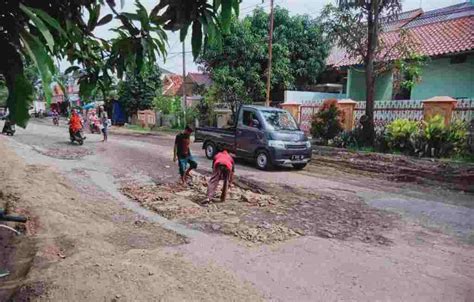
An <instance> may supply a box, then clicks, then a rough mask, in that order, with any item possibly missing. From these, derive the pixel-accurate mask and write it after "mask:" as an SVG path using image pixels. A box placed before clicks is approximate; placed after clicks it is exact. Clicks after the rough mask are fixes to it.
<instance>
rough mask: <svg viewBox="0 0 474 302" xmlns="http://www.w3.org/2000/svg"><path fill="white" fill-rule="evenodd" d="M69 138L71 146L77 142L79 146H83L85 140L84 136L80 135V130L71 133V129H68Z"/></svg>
mask: <svg viewBox="0 0 474 302" xmlns="http://www.w3.org/2000/svg"><path fill="white" fill-rule="evenodd" d="M69 138H70V140H71V143H72V144H74V142H77V143H78V144H79V145H82V144H84V140H85V139H86V138H85V136H84V135H83V134H82V130H79V131H75V132H73V131H72V130H71V129H69Z"/></svg>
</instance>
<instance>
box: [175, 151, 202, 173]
mask: <svg viewBox="0 0 474 302" xmlns="http://www.w3.org/2000/svg"><path fill="white" fill-rule="evenodd" d="M188 164H189V167H190V168H191V169H196V168H197V162H196V161H195V160H194V158H193V157H192V156H191V155H190V156H187V157H183V158H178V167H179V175H181V176H183V175H184V173H185V172H186V167H187V165H188Z"/></svg>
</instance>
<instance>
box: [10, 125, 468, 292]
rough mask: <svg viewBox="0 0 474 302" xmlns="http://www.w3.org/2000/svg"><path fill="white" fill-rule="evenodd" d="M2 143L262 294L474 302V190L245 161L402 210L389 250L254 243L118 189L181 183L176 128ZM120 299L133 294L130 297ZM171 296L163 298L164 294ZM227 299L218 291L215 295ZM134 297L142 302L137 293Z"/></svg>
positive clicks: (206, 164) (51, 134) (320, 242)
mask: <svg viewBox="0 0 474 302" xmlns="http://www.w3.org/2000/svg"><path fill="white" fill-rule="evenodd" d="M1 140H2V141H3V142H5V144H6V145H7V146H9V147H11V148H12V149H13V150H14V151H15V153H16V154H17V155H19V156H20V157H21V158H23V159H24V160H25V161H26V162H27V163H28V164H29V165H41V166H47V167H49V168H51V169H54V171H56V172H57V173H58V174H59V175H61V176H63V177H65V179H66V181H67V182H69V183H72V184H74V188H75V190H77V191H78V192H80V194H82V196H101V198H103V199H104V200H110V208H113V209H114V210H113V211H120V209H126V210H127V211H131V212H133V213H136V214H137V215H140V217H143V218H144V219H145V220H147V221H150V222H153V223H156V224H157V225H160V226H161V227H163V228H164V229H166V230H168V231H172V232H175V233H176V234H179V235H180V236H184V237H186V238H188V240H189V242H188V243H187V244H176V245H171V246H166V247H163V249H164V250H166V251H168V252H172V253H177V254H179V255H180V257H183V258H184V259H186V261H189V262H190V263H192V264H193V265H197V266H199V267H202V266H212V267H216V268H217V269H218V270H219V272H221V271H222V272H223V273H222V274H224V275H226V276H227V275H229V276H231V277H232V278H234V279H235V280H237V281H236V282H237V283H238V284H244V285H245V286H247V285H248V286H249V287H250V288H251V289H252V290H255V292H256V293H257V295H258V296H259V297H260V298H262V299H264V300H270V301H336V300H337V301H368V300H371V301H374V300H381V301H472V300H469V299H472V297H474V256H473V255H474V253H473V252H474V249H473V247H472V242H473V231H474V202H473V196H472V195H467V194H462V193H459V192H448V191H446V190H443V189H440V188H435V187H426V186H425V187H422V186H416V185H410V184H403V183H394V182H388V181H385V180H381V179H377V178H374V177H371V176H368V175H362V174H360V175H354V174H350V173H344V172H342V171H338V170H337V169H333V168H331V169H330V168H326V167H324V166H321V165H318V164H317V163H315V164H314V165H310V166H309V167H308V168H307V169H305V170H304V171H294V170H291V169H278V170H276V171H271V172H262V171H258V170H256V169H255V168H254V167H253V166H252V165H251V164H249V163H245V162H240V161H239V162H238V165H237V168H236V171H237V174H238V176H239V177H241V178H243V179H246V180H247V181H249V182H253V183H256V184H262V185H268V186H269V187H270V188H271V187H272V186H273V187H274V188H277V187H280V188H282V190H283V191H285V190H286V189H285V188H288V190H290V189H298V190H301V192H309V193H311V194H321V195H322V196H331V198H335V199H341V200H347V201H348V202H351V201H352V200H361V201H362V202H364V203H365V204H367V205H369V206H370V207H374V208H380V209H384V210H389V211H392V212H396V213H398V214H399V215H400V216H397V217H398V218H397V223H396V226H395V227H394V228H393V229H391V230H388V231H387V232H386V234H384V236H386V237H387V238H390V240H391V241H392V242H393V244H391V245H389V246H379V245H374V244H367V243H364V242H360V241H357V240H339V239H338V238H322V237H320V236H314V235H313V234H311V235H306V236H301V237H297V238H294V239H290V240H286V241H283V242H279V243H275V244H263V245H252V246H247V245H246V244H242V242H239V241H236V240H235V239H233V238H229V237H228V236H222V235H218V234H217V235H216V234H209V233H206V232H202V231H201V230H199V229H196V228H192V227H190V226H189V225H184V224H181V223H178V222H177V221H174V220H168V219H166V218H164V217H162V216H160V215H158V214H156V213H155V212H152V211H149V210H147V209H145V208H143V207H141V206H139V205H138V204H137V203H135V202H133V201H131V200H129V199H128V198H127V197H125V196H124V195H122V194H121V192H120V190H119V189H120V186H121V184H123V183H126V182H133V181H138V182H140V183H160V184H170V183H174V182H176V180H177V179H178V174H177V168H176V167H175V166H176V164H175V163H173V162H172V160H171V159H172V145H173V137H172V136H171V135H169V134H158V135H153V136H146V135H134V134H113V133H112V134H111V135H110V138H109V141H108V142H107V143H102V142H100V136H98V135H90V134H89V135H88V138H87V140H86V142H85V144H84V146H72V145H70V144H69V142H68V133H67V129H66V128H65V127H64V126H60V127H53V126H52V125H49V123H47V122H45V121H44V120H43V121H39V122H38V121H33V122H31V123H30V125H29V126H28V128H27V130H22V129H18V131H17V134H16V135H15V136H14V137H13V138H6V137H2V138H1ZM193 154H194V156H195V157H196V159H197V160H198V163H199V170H198V171H199V172H200V173H203V174H205V173H208V172H209V171H210V161H208V160H207V159H206V158H205V157H204V156H203V152H202V150H201V149H200V145H197V144H195V145H193ZM312 219H316V220H317V219H318V217H313V218H312ZM137 265H138V264H137ZM104 277H105V278H107V275H104V276H102V278H104ZM237 283H236V284H237ZM227 286H228V285H227ZM236 286H237V285H236ZM223 287H224V285H223ZM136 291H137V292H138V293H139V292H140V290H138V289H137V290H136ZM131 292H133V291H131ZM152 296H153V295H152ZM76 297H77V296H76ZM79 297H80V296H79ZM120 297H121V298H122V299H123V298H125V300H133V299H132V297H131V296H127V294H121V296H120ZM143 297H144V296H143ZM172 297H174V296H172V295H171V296H168V297H166V295H165V299H164V300H173V298H172ZM198 298H199V297H197V296H195V297H191V300H198ZM221 298H223V296H214V300H220V299H221ZM247 298H248V297H247ZM136 299H137V300H140V298H139V296H137V298H136ZM240 299H246V298H244V297H238V296H235V299H234V300H240ZM210 300H213V299H210Z"/></svg>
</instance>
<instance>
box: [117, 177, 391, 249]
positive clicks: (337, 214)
mask: <svg viewBox="0 0 474 302" xmlns="http://www.w3.org/2000/svg"><path fill="white" fill-rule="evenodd" d="M272 191H274V194H275V195H277V196H278V197H276V196H274V195H270V194H265V193H263V194H262V193H257V192H259V190H255V189H253V188H249V186H247V185H245V184H243V185H242V186H240V185H239V182H238V181H237V182H236V185H235V186H233V187H232V188H231V190H230V191H229V194H228V197H227V200H226V202H223V203H221V202H219V196H218V195H219V194H220V192H221V191H220V189H218V190H217V192H216V196H215V199H214V202H213V203H211V204H206V203H204V201H205V200H206V193H207V180H206V177H204V176H203V175H200V174H197V173H196V174H195V176H194V177H193V181H192V182H190V183H189V184H187V185H181V184H153V185H137V184H132V185H127V186H125V187H123V188H122V192H123V193H124V194H125V195H127V196H128V197H130V198H132V199H134V200H136V201H138V202H139V203H140V204H141V205H142V206H143V207H145V208H147V209H149V210H152V211H155V212H157V213H158V214H160V215H162V216H164V217H166V218H168V219H175V220H178V221H180V222H181V223H184V224H187V225H189V226H191V227H193V228H196V229H201V230H203V231H206V232H211V233H222V234H226V235H229V236H233V237H236V238H238V239H240V240H243V241H246V242H249V243H273V242H278V241H284V240H288V239H290V238H294V237H298V236H304V235H309V236H318V237H323V238H333V239H339V240H346V239H356V240H360V241H363V242H367V243H375V244H383V245H386V244H390V242H391V241H390V240H389V239H388V238H386V237H384V236H383V234H384V232H385V231H387V230H389V229H391V228H393V220H394V219H393V217H391V216H390V215H389V214H387V213H386V212H383V211H380V210H377V209H374V208H371V207H369V206H368V205H366V204H365V203H363V202H362V201H361V200H359V199H357V198H356V199H350V200H349V199H344V198H342V197H336V196H332V195H326V194H324V195H321V194H316V193H308V192H299V191H298V192H293V191H291V192H290V191H287V190H282V189H278V188H273V189H272ZM260 192H265V191H263V190H260Z"/></svg>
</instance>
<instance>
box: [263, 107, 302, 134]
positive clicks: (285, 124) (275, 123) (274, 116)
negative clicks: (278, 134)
mask: <svg viewBox="0 0 474 302" xmlns="http://www.w3.org/2000/svg"><path fill="white" fill-rule="evenodd" d="M261 112H262V115H263V117H264V118H265V121H266V123H267V126H269V127H270V128H272V130H293V131H294V130H298V125H296V122H295V120H294V118H293V116H291V115H290V114H289V113H288V112H286V111H278V110H262V111H261Z"/></svg>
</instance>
